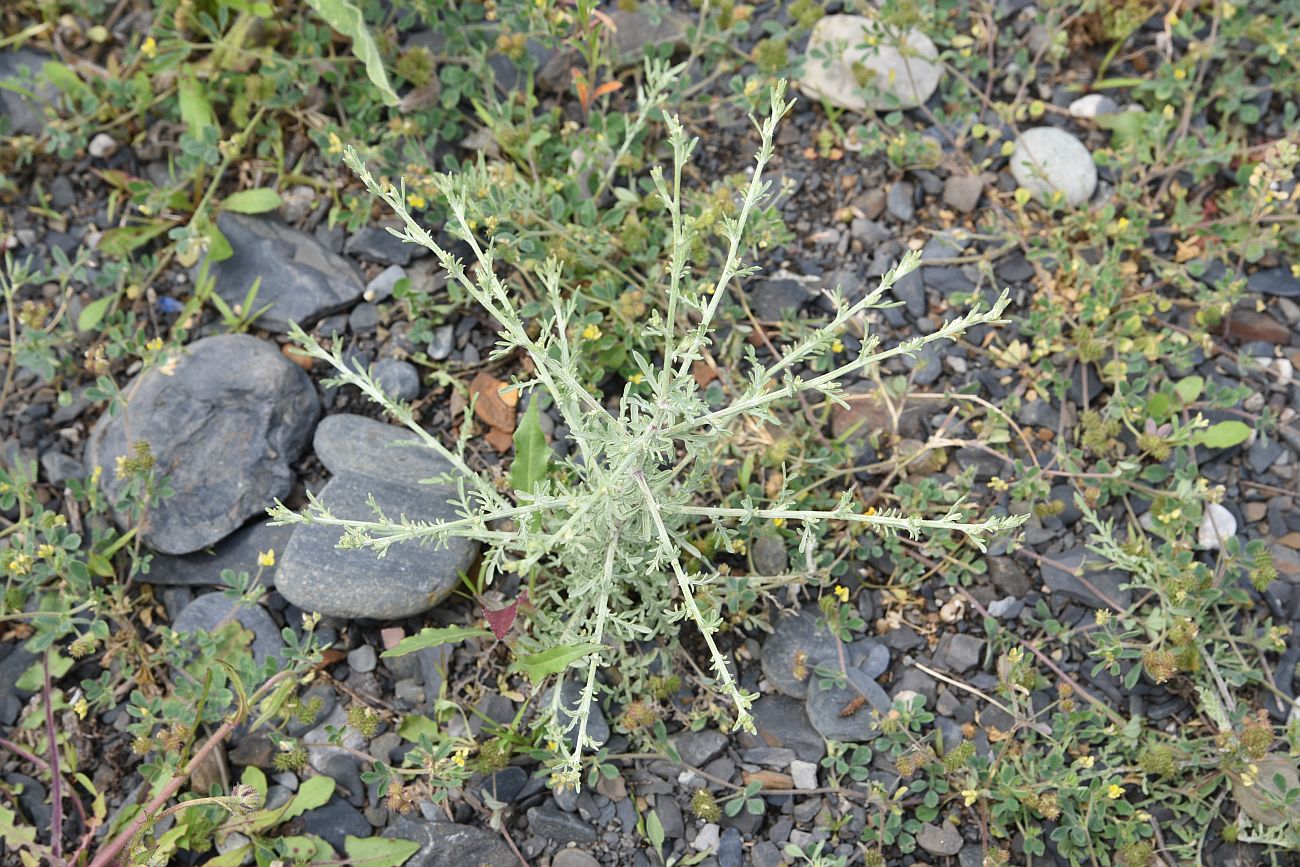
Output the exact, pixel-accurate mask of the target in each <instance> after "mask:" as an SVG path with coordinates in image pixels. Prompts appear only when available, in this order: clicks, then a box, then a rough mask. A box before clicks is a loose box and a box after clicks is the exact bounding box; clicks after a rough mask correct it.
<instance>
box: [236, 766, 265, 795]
mask: <svg viewBox="0 0 1300 867" xmlns="http://www.w3.org/2000/svg"><path fill="white" fill-rule="evenodd" d="M239 781H240V782H241V783H243V784H244V785H245V786H252V787H253V789H254V791H256V792H257V794H258V795H259V796H261V798H262V800H266V774H265V773H263V772H262V769H261V768H258V767H254V766H253V765H249V766H248V767H246V768H244V773H243V776H241V777H240V778H239Z"/></svg>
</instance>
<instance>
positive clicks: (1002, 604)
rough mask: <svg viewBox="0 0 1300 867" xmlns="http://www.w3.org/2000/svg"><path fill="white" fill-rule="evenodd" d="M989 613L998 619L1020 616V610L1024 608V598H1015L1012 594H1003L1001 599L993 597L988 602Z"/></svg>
mask: <svg viewBox="0 0 1300 867" xmlns="http://www.w3.org/2000/svg"><path fill="white" fill-rule="evenodd" d="M988 610H989V614H992V615H993V616H994V617H996V618H998V619H999V620H1015V619H1016V618H1017V617H1019V616H1020V612H1021V611H1024V610H1025V603H1024V600H1021V599H1017V598H1016V597H1014V596H1005V597H1003V598H1002V599H994V600H993V601H992V602H990V603H989V604H988Z"/></svg>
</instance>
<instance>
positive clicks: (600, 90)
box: [591, 81, 623, 99]
mask: <svg viewBox="0 0 1300 867" xmlns="http://www.w3.org/2000/svg"><path fill="white" fill-rule="evenodd" d="M622 86H623V82H621V81H607V82H605V83H604V84H602V85H600V87H597V88H596V89H595V90H594V91H592V94H591V98H592V99H600V98H601V97H602V96H604V95H605V94H607V93H613V92H614V91H616V90H618V89H619V88H620V87H622Z"/></svg>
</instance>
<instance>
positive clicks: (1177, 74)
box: [1174, 66, 1187, 81]
mask: <svg viewBox="0 0 1300 867" xmlns="http://www.w3.org/2000/svg"><path fill="white" fill-rule="evenodd" d="M1186 77H1187V70H1186V69H1183V68H1182V67H1181V66H1180V67H1178V68H1177V69H1175V70H1174V78H1176V79H1178V80H1179V81H1182V80H1183V79H1184V78H1186Z"/></svg>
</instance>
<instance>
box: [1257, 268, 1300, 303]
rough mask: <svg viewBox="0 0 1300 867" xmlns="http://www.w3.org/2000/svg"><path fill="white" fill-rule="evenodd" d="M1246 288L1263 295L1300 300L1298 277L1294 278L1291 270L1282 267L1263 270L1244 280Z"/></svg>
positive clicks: (1299, 278) (1299, 279) (1299, 280)
mask: <svg viewBox="0 0 1300 867" xmlns="http://www.w3.org/2000/svg"><path fill="white" fill-rule="evenodd" d="M1246 288H1247V289H1249V290H1250V291H1251V292H1259V293H1261V294H1263V295H1279V296H1281V297H1283V298H1300V277H1296V276H1295V275H1294V274H1292V273H1291V269H1290V268H1288V267H1286V266H1284V265H1283V266H1278V267H1276V268H1265V269H1263V270H1261V271H1256V272H1255V273H1254V274H1251V275H1250V276H1249V277H1247V278H1246Z"/></svg>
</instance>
